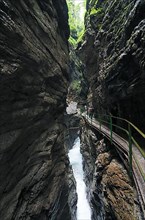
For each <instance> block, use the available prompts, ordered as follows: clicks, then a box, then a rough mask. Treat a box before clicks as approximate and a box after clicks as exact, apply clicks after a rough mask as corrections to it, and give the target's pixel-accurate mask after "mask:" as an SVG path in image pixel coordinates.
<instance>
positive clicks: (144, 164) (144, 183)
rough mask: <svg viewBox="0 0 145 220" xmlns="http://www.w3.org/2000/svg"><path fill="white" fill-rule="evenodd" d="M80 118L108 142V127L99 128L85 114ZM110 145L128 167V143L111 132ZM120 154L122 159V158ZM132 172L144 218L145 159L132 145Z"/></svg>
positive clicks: (94, 121) (95, 121)
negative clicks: (113, 146) (112, 145)
mask: <svg viewBox="0 0 145 220" xmlns="http://www.w3.org/2000/svg"><path fill="white" fill-rule="evenodd" d="M82 116H83V117H84V118H85V121H86V122H87V123H88V124H89V125H90V126H92V127H93V128H95V129H96V130H98V131H99V132H100V133H102V134H103V135H104V136H106V138H107V139H109V140H110V129H109V128H108V127H106V126H105V125H101V126H100V123H99V122H98V121H97V120H95V119H92V120H91V119H90V118H89V117H88V116H87V115H86V114H83V115H82ZM112 143H113V144H114V145H115V147H116V149H117V151H118V153H119V155H120V157H121V159H122V160H123V162H124V164H125V166H126V167H128V164H126V161H127V160H128V154H129V147H128V141H126V140H125V139H124V138H122V137H120V136H119V135H118V134H116V133H115V132H112ZM120 153H121V154H120ZM122 154H123V155H124V157H122ZM132 172H133V179H134V182H135V185H136V189H137V192H138V196H139V200H140V204H141V207H142V210H143V214H144V218H145V159H144V158H143V156H142V154H141V153H140V151H139V150H138V148H137V147H136V146H135V145H132Z"/></svg>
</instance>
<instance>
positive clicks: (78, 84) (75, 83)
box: [70, 80, 81, 94]
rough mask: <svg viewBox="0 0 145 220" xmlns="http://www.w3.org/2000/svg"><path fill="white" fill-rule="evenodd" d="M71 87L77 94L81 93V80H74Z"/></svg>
mask: <svg viewBox="0 0 145 220" xmlns="http://www.w3.org/2000/svg"><path fill="white" fill-rule="evenodd" d="M70 88H71V89H72V90H73V91H75V92H76V94H79V93H80V92H81V82H80V81H79V80H74V81H73V82H72V83H71V85H70Z"/></svg>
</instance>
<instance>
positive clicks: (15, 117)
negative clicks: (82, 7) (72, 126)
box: [0, 0, 76, 220]
mask: <svg viewBox="0 0 145 220" xmlns="http://www.w3.org/2000/svg"><path fill="white" fill-rule="evenodd" d="M67 19H68V17H67V7H66V2H65V1H59V3H58V1H56V0H53V1H52V0H50V1H45V0H44V1H41V0H37V1H36V0H30V1H29V0H28V1H23V0H22V1H9V0H5V1H3V0H2V1H0V26H1V33H0V51H1V52H0V54H1V56H0V77H1V80H0V116H1V120H0V219H2V220H12V219H14V220H17V219H27V220H29V219H39V220H40V219H41V220H44V219H45V220H46V219H59V220H60V219H62V220H64V219H66V220H67V219H68V220H70V219H71V218H73V215H74V214H75V209H73V207H74V206H75V203H76V201H75V194H74V193H75V192H74V190H75V184H74V181H73V178H72V171H71V170H70V168H69V161H68V157H67V156H66V154H67V152H66V149H65V146H64V131H65V126H64V125H63V121H64V117H63V113H64V111H65V108H66V104H65V99H66V94H67V87H68V47H67V39H68V35H69V28H68V23H67Z"/></svg>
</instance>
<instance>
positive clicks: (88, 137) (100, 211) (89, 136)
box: [81, 122, 143, 220]
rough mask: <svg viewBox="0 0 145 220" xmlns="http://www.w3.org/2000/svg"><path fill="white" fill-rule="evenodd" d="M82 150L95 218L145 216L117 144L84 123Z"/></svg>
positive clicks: (110, 218)
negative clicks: (120, 157) (142, 213)
mask: <svg viewBox="0 0 145 220" xmlns="http://www.w3.org/2000/svg"><path fill="white" fill-rule="evenodd" d="M81 152H82V155H83V167H84V171H85V180H86V185H87V192H88V198H89V201H90V203H91V207H92V214H93V215H92V219H93V220H96V219H99V220H104V219H105V220H114V219H115V220H121V219H122V220H126V219H127V220H132V219H138V220H139V219H140V220H141V219H143V217H142V215H141V212H140V208H139V201H138V198H137V193H136V191H135V189H134V187H133V186H132V183H131V180H130V178H129V176H128V173H127V172H126V169H125V167H124V165H123V164H122V163H121V160H120V159H119V156H118V154H117V152H116V150H115V147H114V146H113V145H112V146H110V143H109V142H108V141H107V140H106V139H105V138H104V137H103V136H102V135H100V134H99V133H98V132H96V130H94V129H90V127H88V126H87V124H85V123H84V122H83V126H82V131H81Z"/></svg>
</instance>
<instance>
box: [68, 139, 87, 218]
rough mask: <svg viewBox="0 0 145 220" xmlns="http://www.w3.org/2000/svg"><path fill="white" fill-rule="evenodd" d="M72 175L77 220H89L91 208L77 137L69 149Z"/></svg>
mask: <svg viewBox="0 0 145 220" xmlns="http://www.w3.org/2000/svg"><path fill="white" fill-rule="evenodd" d="M69 159H70V163H71V165H72V169H73V173H74V177H75V179H76V183H77V195H78V202H77V220H91V209H90V206H89V203H88V200H87V198H86V185H85V182H84V180H83V167H82V155H81V153H80V139H79V138H77V139H76V141H75V143H74V146H73V148H72V149H71V150H70V151H69Z"/></svg>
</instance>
